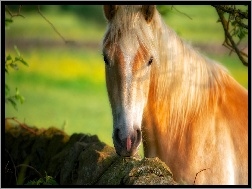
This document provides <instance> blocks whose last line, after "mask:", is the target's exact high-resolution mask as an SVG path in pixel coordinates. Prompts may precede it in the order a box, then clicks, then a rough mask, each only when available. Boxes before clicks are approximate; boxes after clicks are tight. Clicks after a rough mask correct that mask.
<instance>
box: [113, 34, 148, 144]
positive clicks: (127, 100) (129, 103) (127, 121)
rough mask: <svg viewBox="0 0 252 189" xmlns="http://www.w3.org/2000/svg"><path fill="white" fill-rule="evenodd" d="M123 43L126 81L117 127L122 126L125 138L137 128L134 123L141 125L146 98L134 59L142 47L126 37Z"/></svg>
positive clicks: (124, 77)
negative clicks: (136, 73)
mask: <svg viewBox="0 0 252 189" xmlns="http://www.w3.org/2000/svg"><path fill="white" fill-rule="evenodd" d="M132 43H133V44H132ZM121 44H123V45H120V50H121V52H122V54H123V58H124V63H123V65H124V66H123V68H122V69H123V71H122V74H123V79H124V82H123V83H122V85H123V88H122V89H121V90H123V91H119V93H122V99H121V100H122V101H121V103H120V104H118V107H117V115H118V114H119V115H120V116H119V117H118V119H119V120H118V119H117V127H118V126H119V127H122V128H119V129H120V130H121V131H122V132H121V134H122V135H123V136H121V137H122V138H124V137H128V135H129V133H132V131H134V129H136V128H134V125H135V126H136V125H137V126H139V127H140V126H141V121H142V114H143V108H144V100H145V99H144V98H139V97H143V95H142V93H143V91H141V88H142V87H141V82H140V81H137V79H136V78H135V77H134V73H133V64H134V60H135V57H136V56H137V52H138V49H139V47H140V46H139V43H138V42H131V41H129V40H127V39H126V40H124V41H123V43H121ZM143 64H144V63H143ZM119 90H120V89H119ZM139 129H140V128H139ZM128 145H130V144H128Z"/></svg>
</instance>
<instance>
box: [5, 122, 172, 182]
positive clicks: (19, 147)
mask: <svg viewBox="0 0 252 189" xmlns="http://www.w3.org/2000/svg"><path fill="white" fill-rule="evenodd" d="M31 131H32V132H31ZM4 142H5V155H4V166H5V173H4V175H5V177H4V178H5V180H4V184H5V185H14V184H16V183H17V180H18V179H19V181H18V183H21V184H24V183H27V182H28V181H30V180H32V179H38V178H40V177H41V175H43V176H45V173H46V174H47V175H50V176H52V177H53V178H54V179H55V180H56V181H57V183H59V184H60V185H160V184H165V185H176V184H177V183H176V182H175V181H174V180H173V178H172V173H171V171H170V169H169V168H168V167H167V166H166V164H165V163H163V162H162V161H161V160H159V159H158V158H143V159H141V158H140V157H132V158H123V157H120V156H118V155H117V154H116V152H115V150H114V148H113V147H111V146H108V145H106V144H105V143H103V142H101V141H100V140H99V139H98V137H97V136H89V135H85V134H73V135H71V136H68V135H66V134H65V133H64V132H63V131H60V130H58V129H55V128H49V129H46V130H44V129H36V128H30V129H29V130H27V129H24V128H22V127H20V126H14V127H13V126H11V125H9V124H6V127H5V141H4ZM22 178H23V180H22ZM20 179H21V181H20Z"/></svg>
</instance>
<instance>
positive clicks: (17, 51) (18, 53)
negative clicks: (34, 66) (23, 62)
mask: <svg viewBox="0 0 252 189" xmlns="http://www.w3.org/2000/svg"><path fill="white" fill-rule="evenodd" d="M14 49H15V51H16V53H17V55H18V56H19V57H21V54H20V52H19V50H18V48H17V46H16V45H14Z"/></svg>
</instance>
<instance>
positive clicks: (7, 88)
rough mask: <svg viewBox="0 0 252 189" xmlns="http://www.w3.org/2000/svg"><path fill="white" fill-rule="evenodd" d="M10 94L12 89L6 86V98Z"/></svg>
mask: <svg viewBox="0 0 252 189" xmlns="http://www.w3.org/2000/svg"><path fill="white" fill-rule="evenodd" d="M8 93H10V88H9V86H8V85H7V84H5V96H7V95H8Z"/></svg>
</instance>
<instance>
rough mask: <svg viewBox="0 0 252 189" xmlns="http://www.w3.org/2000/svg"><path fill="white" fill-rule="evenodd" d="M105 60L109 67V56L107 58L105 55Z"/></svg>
mask: <svg viewBox="0 0 252 189" xmlns="http://www.w3.org/2000/svg"><path fill="white" fill-rule="evenodd" d="M103 60H104V62H105V64H106V65H107V66H109V60H108V57H107V56H105V55H103Z"/></svg>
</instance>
